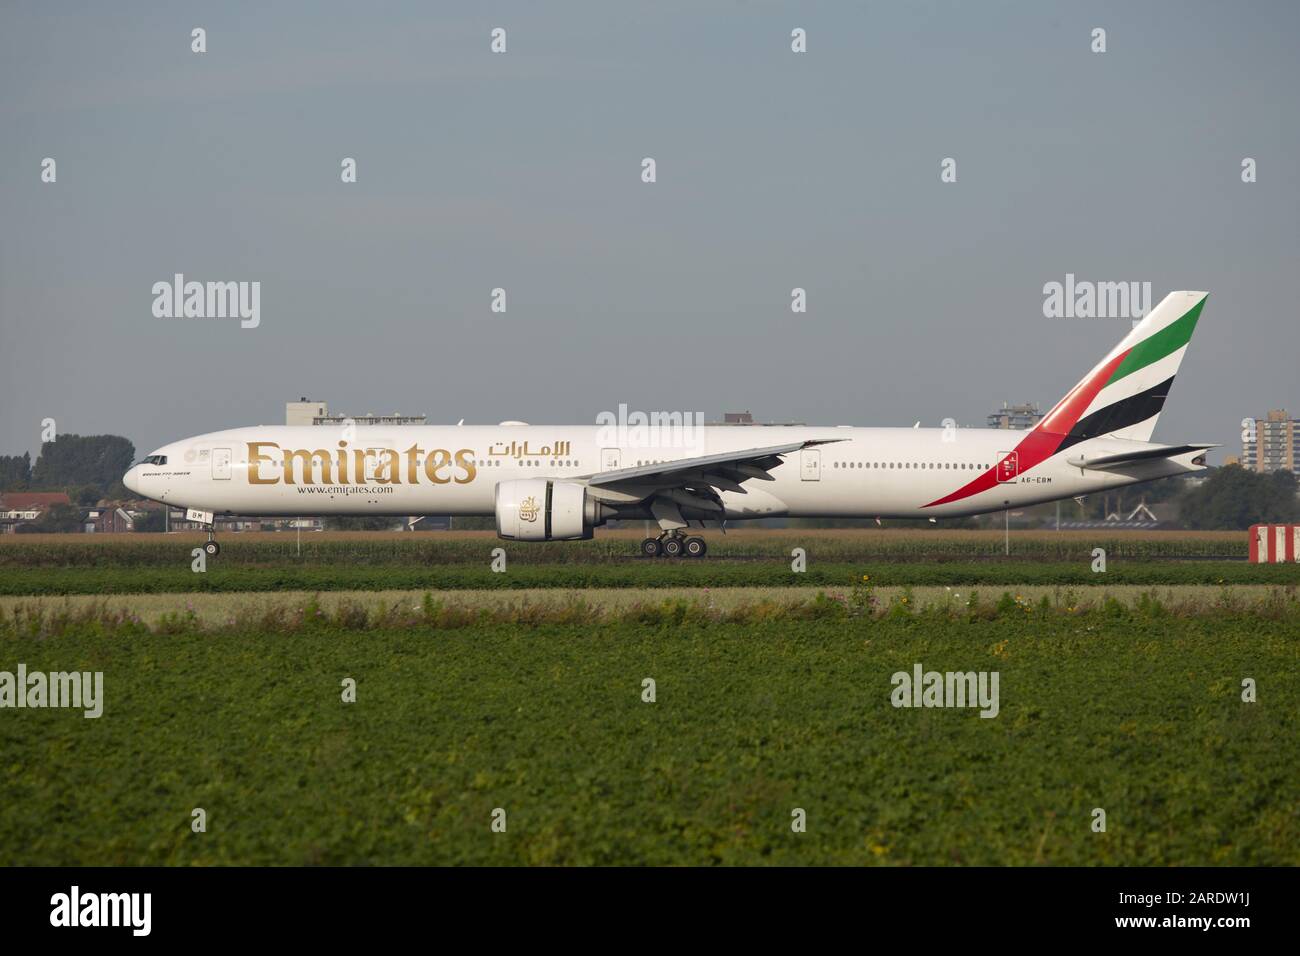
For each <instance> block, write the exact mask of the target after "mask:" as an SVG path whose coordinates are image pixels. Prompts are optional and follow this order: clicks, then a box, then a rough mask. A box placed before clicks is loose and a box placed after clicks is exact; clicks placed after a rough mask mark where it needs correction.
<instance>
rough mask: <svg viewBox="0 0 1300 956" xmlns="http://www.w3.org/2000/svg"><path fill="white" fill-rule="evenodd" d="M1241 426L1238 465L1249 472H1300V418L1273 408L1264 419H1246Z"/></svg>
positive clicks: (1284, 410) (1281, 409) (1283, 410)
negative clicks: (1299, 453)
mask: <svg viewBox="0 0 1300 956" xmlns="http://www.w3.org/2000/svg"><path fill="white" fill-rule="evenodd" d="M1252 421H1253V422H1254V426H1253V427H1251V426H1250V425H1245V426H1244V427H1243V428H1242V440H1241V467H1243V468H1246V469H1248V470H1250V471H1258V472H1267V471H1290V472H1295V473H1297V474H1300V455H1298V454H1297V453H1298V452H1300V421H1297V420H1296V419H1294V418H1291V417H1290V416H1288V415H1287V412H1286V409H1283V408H1276V409H1274V410H1273V411H1271V412H1269V413H1268V415H1267V416H1266V417H1264V418H1255V419H1247V422H1252Z"/></svg>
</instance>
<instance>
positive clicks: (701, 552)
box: [686, 538, 709, 558]
mask: <svg viewBox="0 0 1300 956" xmlns="http://www.w3.org/2000/svg"><path fill="white" fill-rule="evenodd" d="M708 553H709V546H708V545H707V544H705V543H704V539H703V538H687V539H686V556H687V557H688V558H702V557H704V556H705V555H706V554H708Z"/></svg>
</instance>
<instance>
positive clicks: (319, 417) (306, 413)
mask: <svg viewBox="0 0 1300 956" xmlns="http://www.w3.org/2000/svg"><path fill="white" fill-rule="evenodd" d="M349 418H351V419H352V421H354V422H356V423H357V424H358V425H424V424H427V416H425V415H403V414H402V413H401V412H393V414H391V415H376V414H375V413H374V412H367V413H366V414H365V415H331V414H330V411H329V403H328V402H320V401H312V400H311V399H309V398H307V397H306V396H303V397H302V398H299V399H298V401H296V402H285V405H284V423H285V424H286V425H335V426H342V425H343V423H344V422H345V421H347V420H348V419H349Z"/></svg>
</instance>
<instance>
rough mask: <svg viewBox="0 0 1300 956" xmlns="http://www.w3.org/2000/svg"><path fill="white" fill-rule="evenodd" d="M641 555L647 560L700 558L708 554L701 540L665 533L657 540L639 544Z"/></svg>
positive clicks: (647, 539)
mask: <svg viewBox="0 0 1300 956" xmlns="http://www.w3.org/2000/svg"><path fill="white" fill-rule="evenodd" d="M641 553H642V554H643V555H644V556H645V557H647V558H658V557H665V558H681V557H687V558H702V557H704V556H705V555H706V554H708V553H709V546H708V544H707V543H706V542H705V540H704V539H703V538H695V537H691V538H688V537H686V535H684V534H682V533H681V532H680V531H665V532H664V533H663V534H661V535H660V536H659V537H657V538H646V539H645V540H644V541H642V542H641Z"/></svg>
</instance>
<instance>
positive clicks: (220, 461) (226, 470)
mask: <svg viewBox="0 0 1300 956" xmlns="http://www.w3.org/2000/svg"><path fill="white" fill-rule="evenodd" d="M212 477H213V478H214V479H215V480H217V481H229V480H230V449H229V448H214V449H212Z"/></svg>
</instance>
